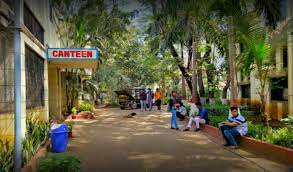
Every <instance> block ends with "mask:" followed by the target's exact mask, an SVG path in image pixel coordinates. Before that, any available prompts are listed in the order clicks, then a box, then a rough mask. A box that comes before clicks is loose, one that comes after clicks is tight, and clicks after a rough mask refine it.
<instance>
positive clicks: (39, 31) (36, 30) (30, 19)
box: [23, 3, 44, 44]
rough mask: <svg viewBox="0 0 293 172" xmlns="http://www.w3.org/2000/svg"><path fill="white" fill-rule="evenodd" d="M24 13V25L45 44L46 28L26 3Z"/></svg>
mask: <svg viewBox="0 0 293 172" xmlns="http://www.w3.org/2000/svg"><path fill="white" fill-rule="evenodd" d="M23 13H24V17H23V18H24V25H25V26H26V27H27V28H28V30H29V31H30V32H31V33H32V34H33V35H34V36H35V37H36V38H37V39H38V40H39V41H40V42H41V43H42V44H44V29H43V27H42V26H41V24H40V23H39V21H38V20H37V19H36V17H35V16H34V14H33V13H32V12H31V10H30V9H29V8H28V6H27V5H26V4H25V3H24V9H23Z"/></svg>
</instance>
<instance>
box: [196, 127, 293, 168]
mask: <svg viewBox="0 0 293 172" xmlns="http://www.w3.org/2000/svg"><path fill="white" fill-rule="evenodd" d="M202 131H204V132H206V133H208V134H209V135H211V136H213V137H215V138H217V140H218V141H219V142H220V141H221V139H222V138H221V135H220V132H219V129H218V128H216V127H214V126H210V125H204V126H202ZM240 146H241V148H243V149H245V150H247V151H250V152H253V153H255V154H257V155H261V156H264V157H266V158H269V159H272V160H277V161H280V162H283V163H286V164H293V149H289V148H286V147H282V146H278V145H274V144H270V143H267V142H263V141H260V140H256V139H254V138H251V137H241V138H240Z"/></svg>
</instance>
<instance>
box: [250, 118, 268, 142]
mask: <svg viewBox="0 0 293 172" xmlns="http://www.w3.org/2000/svg"><path fill="white" fill-rule="evenodd" d="M268 130H269V127H264V126H263V125H262V124H252V123H251V122H248V133H247V135H248V136H251V137H253V138H256V139H259V140H266V135H267V133H268Z"/></svg>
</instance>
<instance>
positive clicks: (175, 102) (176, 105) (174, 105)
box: [169, 91, 181, 130]
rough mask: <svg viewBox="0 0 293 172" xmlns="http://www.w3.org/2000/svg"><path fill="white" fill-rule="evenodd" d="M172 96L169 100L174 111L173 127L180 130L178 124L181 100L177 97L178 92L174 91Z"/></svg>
mask: <svg viewBox="0 0 293 172" xmlns="http://www.w3.org/2000/svg"><path fill="white" fill-rule="evenodd" d="M171 95H172V97H171V99H170V101H169V109H170V111H171V113H172V118H171V129H176V130H179V127H178V124H177V115H176V112H177V108H179V106H180V103H181V100H180V99H179V98H178V97H177V92H176V91H172V94H171Z"/></svg>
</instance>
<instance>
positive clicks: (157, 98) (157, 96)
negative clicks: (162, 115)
mask: <svg viewBox="0 0 293 172" xmlns="http://www.w3.org/2000/svg"><path fill="white" fill-rule="evenodd" d="M161 99H162V93H161V91H160V89H159V88H157V89H156V92H155V102H156V105H157V108H158V110H159V111H160V110H161V103H162V100H161Z"/></svg>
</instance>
